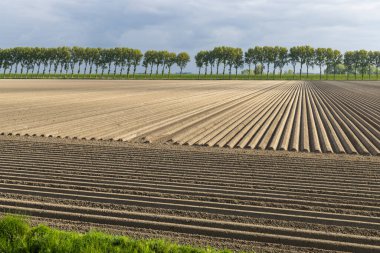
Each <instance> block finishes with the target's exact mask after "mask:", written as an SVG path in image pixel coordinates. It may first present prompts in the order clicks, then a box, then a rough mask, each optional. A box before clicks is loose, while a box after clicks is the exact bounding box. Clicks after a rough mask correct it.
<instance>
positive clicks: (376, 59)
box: [373, 51, 380, 80]
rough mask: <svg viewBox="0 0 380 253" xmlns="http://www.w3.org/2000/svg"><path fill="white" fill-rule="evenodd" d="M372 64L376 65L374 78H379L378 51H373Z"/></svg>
mask: <svg viewBox="0 0 380 253" xmlns="http://www.w3.org/2000/svg"><path fill="white" fill-rule="evenodd" d="M373 54H374V62H373V63H374V65H375V67H376V79H377V80H379V68H380V51H374V52H373Z"/></svg>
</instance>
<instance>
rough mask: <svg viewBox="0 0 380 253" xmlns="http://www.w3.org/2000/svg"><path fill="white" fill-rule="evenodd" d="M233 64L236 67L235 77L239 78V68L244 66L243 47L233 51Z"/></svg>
mask: <svg viewBox="0 0 380 253" xmlns="http://www.w3.org/2000/svg"><path fill="white" fill-rule="evenodd" d="M233 65H234V68H235V78H237V73H238V68H241V67H243V66H244V60H243V50H242V49H241V48H235V49H234V51H233Z"/></svg>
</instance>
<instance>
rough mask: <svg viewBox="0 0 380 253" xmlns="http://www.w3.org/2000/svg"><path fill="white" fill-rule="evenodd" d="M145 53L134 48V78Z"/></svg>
mask: <svg viewBox="0 0 380 253" xmlns="http://www.w3.org/2000/svg"><path fill="white" fill-rule="evenodd" d="M142 58H143V54H142V53H141V51H140V50H139V49H133V50H132V65H133V78H135V75H136V70H137V66H138V65H140V62H141V59H142Z"/></svg>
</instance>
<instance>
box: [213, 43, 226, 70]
mask: <svg viewBox="0 0 380 253" xmlns="http://www.w3.org/2000/svg"><path fill="white" fill-rule="evenodd" d="M224 50H225V49H224V47H215V48H214V49H213V50H212V51H213V55H214V57H215V62H216V75H217V76H218V75H219V66H220V64H221V63H223V59H224Z"/></svg>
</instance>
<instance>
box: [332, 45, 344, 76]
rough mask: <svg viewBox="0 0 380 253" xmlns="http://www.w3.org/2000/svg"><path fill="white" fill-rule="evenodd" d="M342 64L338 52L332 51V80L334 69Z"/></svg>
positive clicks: (340, 55)
mask: <svg viewBox="0 0 380 253" xmlns="http://www.w3.org/2000/svg"><path fill="white" fill-rule="evenodd" d="M341 63H342V54H341V52H340V51H339V50H334V53H333V58H332V66H333V69H334V80H335V78H336V68H337V66H338V65H339V64H341Z"/></svg>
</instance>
